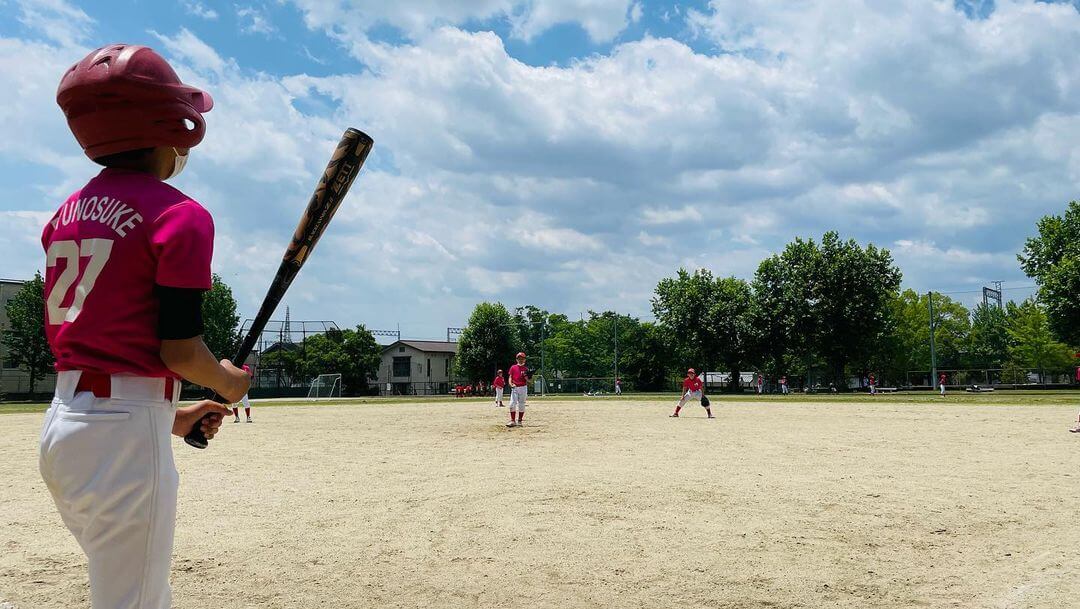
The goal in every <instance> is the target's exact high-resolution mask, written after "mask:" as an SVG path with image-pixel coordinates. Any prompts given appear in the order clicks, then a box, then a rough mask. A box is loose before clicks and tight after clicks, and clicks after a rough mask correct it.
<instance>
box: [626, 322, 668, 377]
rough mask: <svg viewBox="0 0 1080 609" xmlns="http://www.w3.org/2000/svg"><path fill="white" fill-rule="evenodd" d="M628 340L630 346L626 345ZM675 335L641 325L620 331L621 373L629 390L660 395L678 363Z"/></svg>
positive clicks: (657, 328)
mask: <svg viewBox="0 0 1080 609" xmlns="http://www.w3.org/2000/svg"><path fill="white" fill-rule="evenodd" d="M624 337H627V340H626V342H625V343H624V342H623V339H624ZM670 338H671V335H670V334H669V333H668V332H666V331H664V329H663V328H661V327H660V326H658V325H656V324H654V323H651V322H644V323H638V324H636V325H634V326H633V327H631V328H630V329H629V330H627V331H626V332H625V333H624V332H623V330H622V326H621V325H620V329H619V373H620V376H621V377H622V378H623V380H624V381H625V382H626V384H627V388H628V389H634V390H636V391H660V390H663V389H667V388H668V387H667V382H668V380H669V379H670V376H671V374H672V371H673V370H674V369H675V362H674V361H673V358H672V356H671V353H672V347H671V340H670Z"/></svg>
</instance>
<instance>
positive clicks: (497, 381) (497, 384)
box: [491, 376, 506, 387]
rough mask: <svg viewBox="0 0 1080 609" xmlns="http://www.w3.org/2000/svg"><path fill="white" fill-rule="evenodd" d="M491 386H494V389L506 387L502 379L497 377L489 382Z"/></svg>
mask: <svg viewBox="0 0 1080 609" xmlns="http://www.w3.org/2000/svg"><path fill="white" fill-rule="evenodd" d="M491 384H492V385H493V386H495V387H505V386H506V381H505V380H503V377H501V376H497V377H495V380H494V381H491Z"/></svg>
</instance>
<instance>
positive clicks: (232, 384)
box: [213, 359, 251, 404]
mask: <svg viewBox="0 0 1080 609" xmlns="http://www.w3.org/2000/svg"><path fill="white" fill-rule="evenodd" d="M221 367H222V368H223V369H224V370H225V374H226V375H227V376H228V379H229V380H228V385H227V386H225V387H213V389H215V390H217V393H218V395H220V396H221V397H223V398H225V399H226V400H228V401H229V403H230V404H235V403H237V402H239V401H240V398H242V397H244V395H245V394H247V392H248V388H249V387H250V386H251V375H250V374H248V373H247V372H244V370H243V369H242V368H237V367H236V366H234V365H233V363H232V362H230V361H229V360H227V359H223V360H221Z"/></svg>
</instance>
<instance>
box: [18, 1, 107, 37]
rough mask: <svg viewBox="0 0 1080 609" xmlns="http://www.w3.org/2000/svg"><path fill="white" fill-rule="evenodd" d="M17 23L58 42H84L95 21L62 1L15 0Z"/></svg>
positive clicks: (80, 10) (75, 7)
mask: <svg viewBox="0 0 1080 609" xmlns="http://www.w3.org/2000/svg"><path fill="white" fill-rule="evenodd" d="M15 4H16V5H17V6H18V7H19V22H20V23H22V24H23V25H25V26H26V27H28V28H30V29H31V30H34V31H36V32H39V33H41V34H42V35H44V36H45V37H46V38H48V39H49V40H52V41H53V42H56V43H58V44H60V45H72V44H80V43H83V42H85V41H86V40H87V39H88V38H89V37H90V34H91V31H92V29H93V25H94V20H93V19H91V18H90V16H89V15H87V14H86V13H85V12H84V11H83V10H82V9H80V8H78V7H77V6H73V5H72V4H70V3H68V2H66V1H65V0H15Z"/></svg>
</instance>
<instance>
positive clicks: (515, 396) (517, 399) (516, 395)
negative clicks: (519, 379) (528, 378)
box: [510, 385, 529, 412]
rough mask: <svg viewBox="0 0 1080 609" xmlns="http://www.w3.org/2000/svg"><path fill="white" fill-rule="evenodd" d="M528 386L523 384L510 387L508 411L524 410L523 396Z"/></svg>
mask: <svg viewBox="0 0 1080 609" xmlns="http://www.w3.org/2000/svg"><path fill="white" fill-rule="evenodd" d="M528 395H529V388H528V387H526V386H525V385H522V386H520V387H511V388H510V412H525V398H526V397H528Z"/></svg>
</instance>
